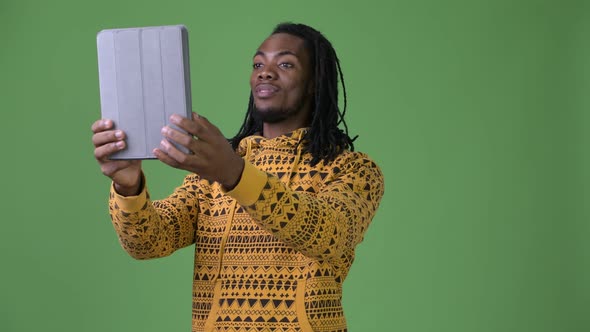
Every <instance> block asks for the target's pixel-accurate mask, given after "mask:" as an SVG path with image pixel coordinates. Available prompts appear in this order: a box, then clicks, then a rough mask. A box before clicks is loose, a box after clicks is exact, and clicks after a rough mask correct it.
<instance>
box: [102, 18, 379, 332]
mask: <svg viewBox="0 0 590 332" xmlns="http://www.w3.org/2000/svg"><path fill="white" fill-rule="evenodd" d="M338 74H339V78H340V80H341V81H342V79H343V76H342V72H341V70H340V65H339V61H338V58H337V56H336V53H335V51H334V49H333V48H332V45H331V44H330V42H329V41H328V40H327V39H326V38H325V37H324V36H323V35H322V34H321V33H319V32H318V31H316V30H314V29H313V28H311V27H308V26H306V25H302V24H291V23H287V24H280V25H278V26H277V27H276V28H275V30H274V31H273V33H272V34H271V35H270V36H269V37H268V38H267V39H266V40H265V41H264V42H263V43H262V44H261V45H260V47H259V48H258V50H257V51H256V54H255V56H254V59H253V69H252V75H251V78H250V88H251V95H250V102H249V107H248V112H247V114H246V118H245V121H244V124H243V125H242V127H241V129H240V131H239V133H238V134H237V135H236V136H235V137H234V138H233V139H231V140H230V144H228V141H227V139H226V138H224V136H223V135H222V133H221V132H220V131H219V129H218V128H217V127H216V126H214V125H213V124H212V123H210V122H209V121H208V120H207V119H205V118H204V117H201V116H198V115H196V114H193V116H192V118H191V119H185V118H181V117H179V116H173V117H172V118H171V122H172V123H174V124H175V125H177V126H178V127H180V128H182V129H184V130H186V132H187V133H188V134H183V133H181V132H179V131H176V130H174V129H172V128H170V127H164V128H163V129H162V135H163V137H164V139H163V140H162V143H161V146H160V148H159V149H156V150H154V154H155V155H156V156H157V158H158V159H159V160H161V161H162V162H164V163H166V164H168V165H170V166H172V167H176V168H180V169H184V170H187V171H189V172H191V173H190V174H189V175H187V176H186V178H185V180H184V183H183V184H182V185H181V186H180V187H178V188H176V190H175V191H174V193H172V194H171V195H170V196H169V197H168V198H166V199H163V200H156V201H152V200H150V197H149V194H148V192H147V189H146V188H147V186H146V180H145V177H144V176H143V173H142V171H141V164H140V162H139V161H111V160H109V159H108V157H109V155H110V154H112V153H113V152H115V151H118V150H121V149H124V148H125V133H123V132H120V131H115V130H112V129H111V128H112V127H113V123H112V121H110V120H99V121H97V122H95V123H94V124H93V126H92V129H93V132H94V135H93V143H94V145H95V157H96V159H97V160H98V162H99V164H100V166H101V169H102V172H103V173H104V174H105V175H107V176H108V177H110V178H111V179H112V180H113V186H112V187H111V195H110V215H111V218H112V221H113V225H114V227H115V229H116V231H117V234H118V236H119V239H120V242H121V244H122V246H123V248H124V249H125V250H126V251H127V252H128V253H129V254H130V255H131V256H133V257H135V258H137V259H147V258H154V257H163V256H167V255H170V254H172V253H173V252H174V251H175V250H177V249H180V248H183V247H186V246H188V245H191V244H193V243H195V244H196V245H195V267H194V275H193V276H194V278H193V315H192V316H193V331H346V321H345V319H344V315H343V311H342V306H341V297H342V282H343V281H344V279H345V278H346V275H347V273H348V271H349V269H350V266H351V264H352V261H353V259H354V250H355V246H356V245H357V244H358V243H359V242H361V241H362V238H363V234H364V232H365V230H366V229H367V227H368V225H369V223H370V221H371V219H372V217H373V215H374V213H375V211H376V209H377V207H378V205H379V202H380V200H381V197H382V195H383V177H382V174H381V171H380V170H379V168H378V167H377V166H376V165H375V163H373V161H371V160H370V159H369V158H368V157H367V156H366V155H364V154H362V153H358V152H352V150H353V144H352V140H351V139H350V137H349V136H348V133H347V130H346V132H345V131H343V130H341V129H339V128H338V124H339V123H343V125H344V127H345V128H346V124H345V122H344V118H343V117H344V113H345V111H342V112H341V111H340V109H339V107H338V85H337V83H338ZM342 85H343V90H344V82H343V81H342ZM344 94H345V96H344V97H345V98H344V101H345V109H346V91H345V90H344ZM170 141H174V142H177V143H179V144H180V145H183V146H185V147H187V148H188V149H189V151H191V153H190V154H184V153H182V152H181V151H179V150H178V149H176V148H175V146H174V145H173V144H171V143H170Z"/></svg>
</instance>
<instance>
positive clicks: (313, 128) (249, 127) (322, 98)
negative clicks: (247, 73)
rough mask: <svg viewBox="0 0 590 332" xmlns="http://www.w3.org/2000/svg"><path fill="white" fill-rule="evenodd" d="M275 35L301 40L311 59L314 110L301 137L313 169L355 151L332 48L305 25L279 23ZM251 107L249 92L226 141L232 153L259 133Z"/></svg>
mask: <svg viewBox="0 0 590 332" xmlns="http://www.w3.org/2000/svg"><path fill="white" fill-rule="evenodd" d="M276 33H288V34H290V35H293V36H296V37H299V38H301V39H303V41H304V45H305V48H306V50H307V51H308V52H309V55H310V59H311V68H313V82H314V88H315V91H314V99H313V104H314V109H312V112H311V121H310V124H311V125H310V128H309V130H308V131H307V133H306V134H305V136H304V137H303V141H305V144H304V147H303V152H310V153H311V154H312V160H311V164H312V165H316V164H317V163H319V162H320V161H321V160H324V161H326V162H329V161H332V160H334V158H336V156H338V155H339V154H340V153H341V152H342V151H344V150H345V149H350V150H351V151H354V144H353V141H354V140H355V139H356V138H357V137H358V136H357V137H354V138H350V136H349V135H348V126H347V125H346V121H344V115H345V114H346V106H347V105H346V103H347V101H346V86H345V85H344V75H343V74H342V69H341V68H340V61H339V60H338V56H337V55H336V51H335V50H334V47H332V44H331V43H330V42H329V41H328V39H326V37H324V36H323V35H322V34H321V33H320V32H319V31H317V30H315V29H313V28H312V27H310V26H307V25H305V24H295V23H280V24H278V25H277V26H276V27H275V28H274V30H273V32H272V34H276ZM272 34H271V35H272ZM338 78H340V83H341V84H342V92H343V94H344V109H343V110H342V111H340V108H339V107H338ZM254 107H255V106H254V97H253V96H252V92H250V101H249V103H248V111H247V112H246V117H245V118H244V123H242V126H241V127H240V130H239V132H238V134H237V135H236V136H234V137H233V138H231V139H230V140H229V141H230V143H231V145H232V147H233V148H234V150H235V149H237V147H238V145H239V144H240V141H241V140H242V139H243V138H245V137H247V136H250V135H253V134H255V133H257V132H261V131H262V121H260V120H256V119H255V118H254V117H253V116H252V113H253V111H254ZM340 124H342V125H343V127H344V130H342V129H340V128H339V127H338V126H339V125H340Z"/></svg>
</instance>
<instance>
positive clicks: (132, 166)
mask: <svg viewBox="0 0 590 332" xmlns="http://www.w3.org/2000/svg"><path fill="white" fill-rule="evenodd" d="M112 128H113V121H112V120H108V119H101V120H98V121H96V122H94V123H93V124H92V132H93V133H94V135H92V143H93V144H94V158H96V160H97V161H98V164H99V165H100V170H101V171H102V174H104V175H106V176H108V177H109V178H111V179H112V180H113V183H114V185H115V190H116V191H117V192H118V193H119V194H121V195H123V196H134V195H137V194H139V192H140V189H141V160H110V159H109V157H110V155H111V154H113V153H115V152H117V151H121V150H123V149H124V148H125V133H124V132H123V131H121V130H113V129H112Z"/></svg>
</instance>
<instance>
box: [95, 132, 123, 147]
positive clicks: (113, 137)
mask: <svg viewBox="0 0 590 332" xmlns="http://www.w3.org/2000/svg"><path fill="white" fill-rule="evenodd" d="M124 138H125V133H124V132H123V131H122V130H107V131H102V132H98V133H96V134H94V135H92V144H94V146H96V147H98V146H101V145H104V144H107V143H111V142H116V141H121V140H123V139H124Z"/></svg>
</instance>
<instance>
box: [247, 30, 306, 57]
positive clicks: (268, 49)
mask: <svg viewBox="0 0 590 332" xmlns="http://www.w3.org/2000/svg"><path fill="white" fill-rule="evenodd" d="M286 51H287V52H290V53H293V54H295V56H297V57H298V58H307V57H308V56H309V55H308V54H307V50H306V49H305V42H304V41H303V39H301V38H299V37H297V36H293V35H290V34H287V33H275V34H272V35H270V36H269V37H268V38H266V39H265V40H264V41H263V42H262V44H261V45H260V47H258V52H257V53H260V52H262V53H264V54H268V55H273V54H277V53H284V52H286Z"/></svg>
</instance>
